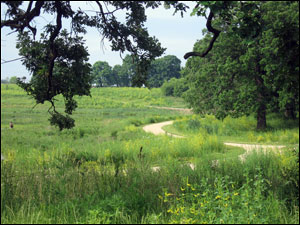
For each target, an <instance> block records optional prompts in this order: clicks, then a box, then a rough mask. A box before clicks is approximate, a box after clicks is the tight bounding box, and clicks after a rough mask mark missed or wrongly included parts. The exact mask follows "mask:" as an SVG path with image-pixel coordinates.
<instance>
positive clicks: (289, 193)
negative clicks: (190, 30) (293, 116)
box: [1, 84, 299, 224]
mask: <svg viewBox="0 0 300 225" xmlns="http://www.w3.org/2000/svg"><path fill="white" fill-rule="evenodd" d="M91 95H92V97H87V96H84V97H77V98H76V100H77V102H78V108H77V109H76V111H75V112H74V114H73V115H72V117H73V118H74V119H75V128H73V129H71V130H63V131H61V132H60V131H59V129H58V128H55V127H52V126H50V123H49V121H48V118H49V115H48V113H47V111H48V109H49V107H50V104H44V105H36V106H35V102H34V100H32V99H31V98H30V97H29V96H28V95H26V93H25V92H24V91H23V90H22V89H20V88H19V87H17V86H16V85H12V84H1V153H2V155H3V156H4V157H5V160H3V161H1V223H2V224H4V223H6V224H7V223H40V224H42V223H43V224H50V223H51V224H52V223H77V224H86V223H88V224H95V223H105V224H110V223H111V224H119V223H158V224H161V223H276V224H277V223H279V224H282V223H283V224H286V223H292V224H294V223H295V224H299V125H298V124H299V121H298V120H297V121H285V120H284V119H283V118H281V117H279V116H278V115H275V114H271V115H269V116H268V120H267V122H268V125H269V129H268V130H267V131H264V132H257V131H256V130H255V126H256V121H255V119H254V117H253V116H249V117H242V118H238V119H233V118H225V120H223V121H218V120H216V119H215V118H214V117H213V116H209V115H207V116H205V117H204V118H202V117H200V116H197V115H186V114H185V113H184V112H182V111H175V110H166V109H159V108H154V107H150V106H161V107H177V108H185V107H186V105H185V103H184V101H183V100H182V99H180V98H174V97H165V96H163V95H162V93H161V90H160V89H157V88H153V89H151V90H149V89H145V88H93V89H92V90H91ZM57 100H58V101H57V103H56V104H57V110H58V111H63V102H62V101H63V100H62V98H59V97H58V98H57ZM167 120H175V122H174V124H173V125H172V126H168V127H166V130H167V131H169V132H171V133H176V134H181V135H184V136H186V137H187V138H182V139H180V138H172V137H169V136H164V135H161V136H154V135H153V134H150V133H146V132H144V131H143V129H142V127H143V125H146V124H150V123H156V122H162V121H167ZM10 121H12V122H13V123H14V128H13V129H10V128H9V122H10ZM225 141H228V142H229V141H230V142H237V143H259V144H280V145H286V146H287V147H286V148H284V149H283V151H282V154H279V153H276V152H271V151H270V152H268V153H267V154H263V153H260V152H254V153H253V154H251V155H249V156H248V157H247V159H246V161H245V162H242V161H240V160H239V158H238V155H240V154H243V153H244V152H245V150H244V149H242V148H238V147H229V146H226V145H224V144H223V142H225ZM215 160H219V163H218V164H217V165H216V164H215V163H214V162H215ZM190 163H193V164H194V165H195V168H194V169H192V168H191V167H190ZM154 168H158V169H154Z"/></svg>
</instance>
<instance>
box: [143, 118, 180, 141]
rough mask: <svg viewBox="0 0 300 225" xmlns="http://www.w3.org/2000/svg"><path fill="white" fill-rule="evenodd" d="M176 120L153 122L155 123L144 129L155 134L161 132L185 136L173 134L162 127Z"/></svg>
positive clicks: (173, 135)
mask: <svg viewBox="0 0 300 225" xmlns="http://www.w3.org/2000/svg"><path fill="white" fill-rule="evenodd" d="M173 122H174V121H165V122H161V123H153V124H149V125H146V126H144V127H143V130H144V131H146V132H149V133H153V134H155V135H159V134H166V135H169V136H172V137H177V138H184V137H183V136H179V135H176V134H171V133H168V132H166V131H164V130H163V129H162V127H164V126H166V125H171V124H173Z"/></svg>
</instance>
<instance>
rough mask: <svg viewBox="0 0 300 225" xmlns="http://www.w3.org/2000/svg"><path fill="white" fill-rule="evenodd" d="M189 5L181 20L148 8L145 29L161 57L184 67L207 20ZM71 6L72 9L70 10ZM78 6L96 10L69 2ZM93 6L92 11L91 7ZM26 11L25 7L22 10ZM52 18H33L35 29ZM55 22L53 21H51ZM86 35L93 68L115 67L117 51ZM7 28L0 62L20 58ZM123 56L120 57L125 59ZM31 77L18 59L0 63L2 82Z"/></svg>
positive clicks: (90, 32) (91, 33)
mask: <svg viewBox="0 0 300 225" xmlns="http://www.w3.org/2000/svg"><path fill="white" fill-rule="evenodd" d="M185 3H186V4H188V5H189V6H190V9H188V11H187V13H185V14H184V17H183V18H181V16H180V13H177V14H175V15H174V16H173V12H174V9H169V10H166V9H164V7H163V6H161V7H160V8H158V9H154V10H152V9H147V10H146V15H147V22H146V23H145V27H146V28H147V29H148V32H149V34H150V36H155V37H156V38H157V39H158V40H159V41H160V43H161V45H162V47H164V48H167V50H166V51H165V53H164V54H163V55H162V57H163V56H166V55H175V56H177V58H179V59H180V60H181V66H184V65H185V62H186V60H185V59H184V58H183V56H184V54H185V53H186V52H189V51H192V50H193V46H194V43H195V42H196V41H197V40H199V39H201V38H202V37H203V35H202V29H203V28H205V24H206V19H205V18H203V17H197V16H190V13H191V10H192V8H193V6H194V5H195V2H187V1H185ZM3 5H4V4H1V20H2V19H3V18H4V15H5V7H3ZM73 6H74V7H73ZM78 6H80V7H81V9H83V10H84V9H90V10H93V9H94V10H97V6H96V5H95V4H94V3H91V2H89V3H87V2H86V1H83V2H79V1H74V2H72V8H73V10H75V9H76V7H78ZM93 7H94V8H93ZM24 8H25V7H24ZM53 18H54V17H46V16H43V18H40V19H35V21H36V26H37V28H38V29H39V28H42V27H43V26H44V25H45V24H46V23H47V22H46V20H47V21H49V20H50V21H51V20H53ZM54 21H55V20H54ZM63 25H65V28H68V26H69V23H68V22H67V21H63ZM87 31H88V32H87V34H85V35H84V39H85V40H86V46H87V47H88V52H89V54H90V56H89V63H90V64H91V65H93V64H94V63H95V62H96V61H106V62H108V64H109V65H110V66H111V67H113V66H114V65H116V64H119V65H121V64H122V59H121V58H120V53H119V52H113V51H111V50H110V43H109V41H107V40H104V45H101V39H102V37H101V36H100V35H99V32H98V31H97V30H96V29H95V28H93V29H92V28H87ZM10 32H11V30H10V29H9V28H6V27H5V28H2V29H1V63H2V62H4V61H3V60H5V61H8V60H12V59H16V58H19V57H20V56H19V55H18V49H16V47H15V46H16V33H12V34H10V35H7V34H8V33H10ZM125 55H126V53H125V54H123V55H122V57H125ZM11 76H17V77H23V76H26V77H30V75H29V72H28V71H27V70H26V68H25V66H23V65H22V62H21V61H20V60H18V61H15V62H10V63H5V64H1V79H6V78H7V77H8V78H9V77H11Z"/></svg>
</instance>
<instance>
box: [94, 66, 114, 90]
mask: <svg viewBox="0 0 300 225" xmlns="http://www.w3.org/2000/svg"><path fill="white" fill-rule="evenodd" d="M114 75H115V74H114V73H113V71H112V68H111V66H110V65H109V64H108V63H107V62H102V61H97V62H95V63H94V65H93V70H92V76H93V79H94V82H96V84H97V86H99V87H108V86H112V85H114V84H116V83H117V82H116V77H115V76H114Z"/></svg>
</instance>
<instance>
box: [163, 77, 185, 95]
mask: <svg viewBox="0 0 300 225" xmlns="http://www.w3.org/2000/svg"><path fill="white" fill-rule="evenodd" d="M161 90H162V93H163V94H164V95H165V96H174V97H181V96H182V94H183V93H184V92H185V91H187V90H188V85H187V82H186V80H185V79H184V78H180V79H176V78H172V79H170V80H169V81H165V82H164V84H163V85H162V86H161Z"/></svg>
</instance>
